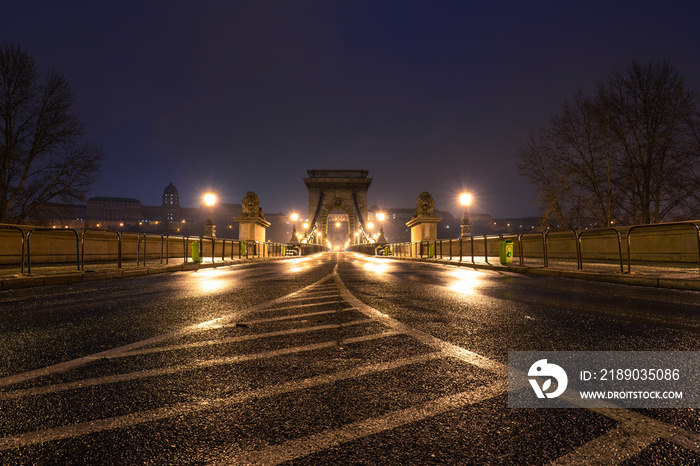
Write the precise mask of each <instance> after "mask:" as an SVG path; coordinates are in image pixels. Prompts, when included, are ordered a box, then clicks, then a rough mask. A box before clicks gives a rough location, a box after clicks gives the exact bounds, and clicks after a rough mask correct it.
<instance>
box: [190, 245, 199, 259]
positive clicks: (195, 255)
mask: <svg viewBox="0 0 700 466" xmlns="http://www.w3.org/2000/svg"><path fill="white" fill-rule="evenodd" d="M190 248H191V249H192V262H199V243H190Z"/></svg>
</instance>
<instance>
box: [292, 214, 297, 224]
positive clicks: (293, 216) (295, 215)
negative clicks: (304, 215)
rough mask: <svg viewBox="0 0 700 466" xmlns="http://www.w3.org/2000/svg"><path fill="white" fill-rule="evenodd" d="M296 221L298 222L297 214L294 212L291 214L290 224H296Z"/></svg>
mask: <svg viewBox="0 0 700 466" xmlns="http://www.w3.org/2000/svg"><path fill="white" fill-rule="evenodd" d="M297 220H299V214H297V213H296V212H294V213H293V214H292V222H296V221H297Z"/></svg>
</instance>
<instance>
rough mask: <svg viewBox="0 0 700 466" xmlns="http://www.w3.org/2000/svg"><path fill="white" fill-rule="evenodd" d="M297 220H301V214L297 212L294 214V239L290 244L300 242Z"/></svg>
mask: <svg viewBox="0 0 700 466" xmlns="http://www.w3.org/2000/svg"><path fill="white" fill-rule="evenodd" d="M297 220H299V214H297V213H296V212H294V213H292V238H291V239H290V240H289V242H290V243H298V242H299V237H298V236H297Z"/></svg>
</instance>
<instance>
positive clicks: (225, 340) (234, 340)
mask: <svg viewBox="0 0 700 466" xmlns="http://www.w3.org/2000/svg"><path fill="white" fill-rule="evenodd" d="M371 322H373V320H372V319H359V320H353V321H349V322H342V323H339V324H324V325H316V326H314V327H298V328H292V329H287V330H278V331H275V332H266V333H251V334H249V335H241V336H238V337H225V338H219V339H218V340H206V341H195V342H192V343H182V344H179V345H168V346H158V347H155V348H144V349H141V350H135V351H129V352H127V353H124V354H122V355H121V357H129V356H136V355H144V354H153V353H162V352H165V351H177V350H183V349H192V348H201V347H205V346H215V345H225V344H231V343H240V342H242V341H251V340H259V339H261V338H274V337H279V336H286V335H295V334H299V333H308V332H316V331H320V330H332V329H337V328H342V327H347V326H352V325H361V324H368V323H371Z"/></svg>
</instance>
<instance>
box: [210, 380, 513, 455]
mask: <svg viewBox="0 0 700 466" xmlns="http://www.w3.org/2000/svg"><path fill="white" fill-rule="evenodd" d="M506 385H507V382H506V381H504V380H499V381H498V382H496V383H492V384H488V385H485V386H481V387H478V388H475V389H474V390H469V391H466V392H462V393H457V394H455V395H449V396H444V397H441V398H437V399H434V400H431V401H428V402H427V403H423V404H420V405H417V406H413V407H410V408H406V409H401V410H397V411H391V412H389V413H386V414H383V415H381V416H377V417H373V418H369V419H364V420H362V421H358V422H353V423H350V424H346V425H344V426H343V427H340V428H338V429H329V430H326V431H323V432H321V433H318V434H316V435H310V436H307V437H302V438H298V439H294V440H290V441H288V442H284V443H282V444H280V445H272V446H270V447H267V448H265V449H263V450H258V451H252V452H236V453H233V454H231V455H224V457H222V458H220V459H219V460H218V461H215V462H213V464H260V465H274V464H280V463H284V462H285V461H291V460H293V459H296V458H301V457H304V456H307V455H311V454H313V453H318V452H320V451H324V450H327V449H329V448H334V447H338V446H340V445H342V444H344V443H347V442H352V441H355V440H358V439H361V438H364V437H368V436H370V435H374V434H379V433H381V432H384V431H387V430H391V429H395V428H397V427H401V426H403V425H406V424H411V423H414V422H419V421H423V420H425V419H428V418H431V417H435V416H437V415H440V414H444V413H446V412H448V411H452V410H455V409H459V408H463V407H465V406H469V405H472V404H475V403H480V402H482V401H486V400H488V399H490V398H493V397H495V396H498V395H500V394H501V393H503V392H505V391H506V389H507V386H506Z"/></svg>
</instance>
